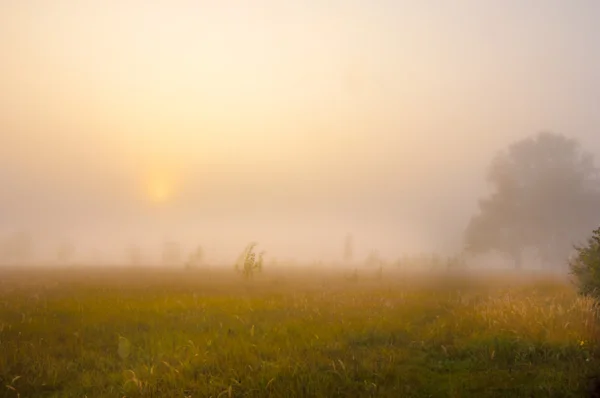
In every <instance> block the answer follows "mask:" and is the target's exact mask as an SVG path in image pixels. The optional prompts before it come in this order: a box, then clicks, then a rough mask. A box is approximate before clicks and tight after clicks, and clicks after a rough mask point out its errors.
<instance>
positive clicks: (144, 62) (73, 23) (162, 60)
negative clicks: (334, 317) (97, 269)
mask: <svg viewBox="0 0 600 398" xmlns="http://www.w3.org/2000/svg"><path fill="white" fill-rule="evenodd" d="M599 20H600V3H599V2H597V1H593V0H574V1H569V2H567V1H559V0H544V1H542V0H531V1H527V2H524V1H517V0H512V1H510V0H509V1H503V2H483V1H476V0H463V1H454V2H449V1H442V0H438V1H433V0H432V1H427V2H424V1H416V0H415V1H392V0H386V1H384V0H379V1H376V0H374V1H358V0H354V1H352V0H345V1H342V0H332V1H327V2H323V1H317V0H304V1H284V0H281V1H275V0H271V1H268V0H253V1H241V0H238V1H233V0H222V1H184V0H173V1H168V0H156V1H152V2H148V1H141V0H139V1H138V0H123V1H84V0H70V1H69V0H62V1H59V0H57V1H42V0H5V1H2V2H0V54H2V59H1V61H0V234H4V233H10V232H13V231H19V230H24V231H28V232H30V233H31V234H32V236H33V237H34V238H35V241H36V246H38V251H39V252H40V253H42V252H44V250H47V251H48V252H51V251H52V250H54V249H53V247H55V246H56V245H57V244H60V243H61V242H63V241H69V242H72V243H73V244H74V245H75V246H76V248H77V255H78V256H80V257H81V258H96V259H97V260H98V259H100V258H102V256H105V257H107V258H108V257H110V256H122V252H123V250H124V248H125V247H126V246H127V245H130V244H133V243H137V244H139V245H140V246H141V247H142V249H144V250H150V249H151V248H154V249H155V251H156V253H158V252H159V250H160V248H161V245H162V243H163V242H164V241H165V240H176V241H179V242H181V243H182V245H183V248H184V249H185V250H188V249H192V248H193V247H195V246H196V245H198V244H201V245H202V246H203V247H204V248H205V251H206V257H207V259H209V260H210V259H214V260H215V261H217V260H219V261H220V260H223V261H230V260H231V259H233V258H235V257H236V256H237V255H238V254H239V252H240V251H241V250H242V249H243V247H244V246H245V245H246V244H247V243H248V242H249V241H251V240H256V241H258V242H259V243H260V245H261V246H262V247H264V248H265V249H266V250H267V251H268V252H269V255H270V256H276V257H278V258H281V259H285V258H291V257H294V258H296V259H299V260H302V261H304V260H307V261H309V260H313V259H316V258H321V259H324V260H328V259H339V258H340V257H341V252H342V245H343V239H344V236H345V235H346V234H347V233H352V234H353V235H354V241H355V245H356V256H357V257H361V256H365V255H366V254H367V252H368V251H369V250H370V249H378V250H379V252H380V253H381V255H382V256H384V257H390V258H395V257H398V256H400V255H402V254H403V253H416V252H421V251H440V252H454V251H457V250H460V248H461V239H462V232H463V230H464V228H465V226H466V224H467V222H468V219H469V217H470V216H471V215H472V214H473V212H474V211H475V210H476V203H477V199H478V198H479V197H480V196H481V195H483V194H485V193H486V192H487V187H486V185H485V180H484V175H485V172H486V168H487V166H488V164H489V162H490V161H491V159H492V157H493V156H494V155H495V154H496V153H497V152H498V151H499V150H502V149H504V148H505V147H506V146H507V145H509V144H510V143H512V142H514V141H515V140H519V139H522V138H524V137H526V136H529V135H532V134H535V133H537V132H539V131H541V130H551V131H555V132H558V133H562V134H565V135H568V136H570V137H573V138H576V139H578V140H579V141H580V142H581V144H582V145H583V147H584V148H585V149H586V150H588V151H590V152H593V153H594V154H595V155H596V156H597V157H598V156H600V112H599V110H600V73H598V71H599V70H600V45H598V42H597V39H598V34H597V22H598V21H599ZM38 243H39V244H38ZM44 245H45V246H44ZM94 256H96V257H94ZM155 256H158V254H156V255H155ZM98 261H100V260H98Z"/></svg>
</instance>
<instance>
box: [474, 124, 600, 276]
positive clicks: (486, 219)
mask: <svg viewBox="0 0 600 398" xmlns="http://www.w3.org/2000/svg"><path fill="white" fill-rule="evenodd" d="M487 180H488V182H489V183H490V184H491V185H492V186H493V188H494V190H493V193H492V194H491V195H490V196H489V197H487V198H484V199H481V200H480V202H479V212H478V213H477V214H476V215H475V216H474V217H473V218H472V219H471V220H470V222H469V224H468V226H467V229H466V231H465V236H464V238H465V246H466V250H467V251H470V252H473V253H481V252H487V251H498V252H501V253H504V254H505V255H508V256H509V257H510V258H512V259H513V261H514V263H515V267H516V268H521V266H522V253H523V250H524V249H525V248H528V247H530V248H533V249H535V251H536V253H537V254H538V256H539V258H540V260H541V261H542V264H543V265H544V266H545V267H555V266H557V265H559V264H566V260H567V257H568V255H569V253H570V251H571V250H572V247H573V244H574V243H576V242H577V241H579V240H580V239H583V238H584V237H585V236H586V234H587V232H588V231H589V230H590V229H592V228H593V226H594V225H596V224H597V223H598V221H599V213H598V205H599V204H600V190H599V179H598V172H597V169H596V168H595V166H594V160H593V156H592V155H591V154H589V153H587V152H585V151H583V150H582V149H581V146H580V145H579V143H578V142H577V141H576V140H574V139H570V138H567V137H565V136H563V135H560V134H555V133H550V132H543V133H540V134H537V135H535V136H533V137H530V138H527V139H524V140H521V141H518V142H516V143H514V144H512V145H510V146H509V147H508V149H507V150H505V151H504V152H502V153H500V154H499V155H498V156H496V158H495V159H494V160H493V161H492V163H491V165H490V168H489V170H488V175H487Z"/></svg>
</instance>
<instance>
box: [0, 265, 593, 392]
mask: <svg viewBox="0 0 600 398" xmlns="http://www.w3.org/2000/svg"><path fill="white" fill-rule="evenodd" d="M349 275H351V273H350V272H342V271H335V270H324V269H315V268H313V269H310V268H302V269H300V268H298V269H293V270H280V271H273V270H270V271H269V270H267V271H266V273H265V274H262V275H257V276H256V278H255V279H254V280H252V281H245V280H243V279H242V278H240V277H239V275H236V274H235V273H234V272H233V271H231V270H217V269H213V270H205V271H202V270H198V271H194V272H184V271H177V270H156V269H155V270H151V269H143V268H140V269H129V270H123V269H120V270H119V269H113V270H109V269H101V268H98V269H85V270H84V269H81V270H75V269H71V270H67V269H63V270H57V269H54V270H41V269H40V270H1V271H0V385H2V386H3V390H0V391H2V392H0V396H6V397H17V396H21V397H70V396H73V397H75V396H77V397H83V396H87V397H117V396H118V397H123V396H127V397H136V396H147V397H210V396H213V397H218V396H220V397H225V396H233V397H238V396H250V397H264V396H273V397H281V396H287V397H332V396H351V397H357V396H366V397H368V396H388V397H399V396H402V397H429V396H434V397H437V396H439V397H447V396H451V397H465V396H476V397H484V396H510V397H519V396H521V397H525V396H526V397H532V396H540V397H542V396H544V397H545V396H557V397H559V396H560V397H567V396H585V394H586V392H585V390H586V388H587V386H588V384H589V377H590V376H593V375H595V372H597V370H598V369H600V359H599V357H598V351H599V350H598V347H599V343H600V341H599V336H600V333H599V331H600V329H599V324H600V320H599V313H598V310H597V308H596V307H595V306H594V304H593V302H592V301H591V300H588V299H585V298H581V297H578V296H577V295H576V294H575V292H574V289H573V288H572V287H571V286H570V285H569V283H568V282H566V281H564V280H560V279H557V278H554V279H552V278H548V277H539V276H536V275H529V276H527V277H524V276H523V275H519V276H518V277H517V276H515V275H509V274H494V275H466V274H465V275H449V274H445V273H443V272H441V273H437V274H432V273H429V274H425V273H422V274H416V273H413V274H410V275H409V274H406V273H403V272H400V271H393V272H392V271H390V270H384V274H383V278H381V279H379V278H378V276H377V270H375V269H374V270H360V271H359V272H358V278H357V279H356V278H350V277H349Z"/></svg>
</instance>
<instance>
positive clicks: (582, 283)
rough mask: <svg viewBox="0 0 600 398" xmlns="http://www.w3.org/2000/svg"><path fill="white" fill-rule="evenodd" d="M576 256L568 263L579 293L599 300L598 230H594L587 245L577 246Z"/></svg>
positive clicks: (599, 252) (599, 235)
mask: <svg viewBox="0 0 600 398" xmlns="http://www.w3.org/2000/svg"><path fill="white" fill-rule="evenodd" d="M576 250H577V255H576V256H575V257H574V258H573V259H572V260H571V261H570V262H569V266H570V268H571V273H572V274H573V275H574V276H575V279H576V283H577V286H578V288H579V293H580V294H582V295H584V296H592V297H594V298H595V299H597V300H598V299H600V228H598V229H596V230H594V232H593V234H592V236H591V237H590V238H588V241H587V245H584V246H577V247H576Z"/></svg>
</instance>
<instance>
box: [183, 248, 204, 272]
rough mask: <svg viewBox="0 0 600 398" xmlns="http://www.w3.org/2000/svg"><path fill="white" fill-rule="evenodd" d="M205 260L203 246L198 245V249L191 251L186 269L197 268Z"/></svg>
mask: <svg viewBox="0 0 600 398" xmlns="http://www.w3.org/2000/svg"><path fill="white" fill-rule="evenodd" d="M203 261H204V250H202V246H200V245H198V247H197V248H196V250H194V251H192V252H191V253H190V257H189V258H188V261H187V263H186V265H185V267H186V269H192V268H197V267H199V266H200V265H202V263H203Z"/></svg>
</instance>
